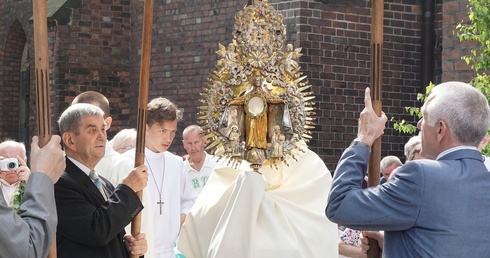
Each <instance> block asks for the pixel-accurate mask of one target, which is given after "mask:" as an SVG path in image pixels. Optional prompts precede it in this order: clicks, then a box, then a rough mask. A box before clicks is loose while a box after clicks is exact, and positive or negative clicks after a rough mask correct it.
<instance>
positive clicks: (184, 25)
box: [131, 0, 248, 154]
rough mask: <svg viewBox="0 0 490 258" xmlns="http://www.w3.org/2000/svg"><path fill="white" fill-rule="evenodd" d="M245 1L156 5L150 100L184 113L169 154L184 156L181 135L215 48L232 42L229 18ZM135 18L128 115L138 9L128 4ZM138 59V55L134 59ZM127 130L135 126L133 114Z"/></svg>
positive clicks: (134, 85) (134, 83)
mask: <svg viewBox="0 0 490 258" xmlns="http://www.w3.org/2000/svg"><path fill="white" fill-rule="evenodd" d="M247 2H248V1H246V0H240V1H185V0H172V1H170V0H164V1H157V2H155V6H154V10H155V12H154V25H153V37H152V56H151V65H150V82H149V97H148V99H149V100H151V99H152V98H155V97H159V96H162V97H166V98H168V99H170V100H172V101H173V102H174V103H175V104H176V105H177V106H178V107H179V108H180V109H182V110H183V111H184V120H183V121H182V122H180V123H179V124H178V127H179V128H178V132H177V135H176V139H175V140H174V142H173V145H172V146H171V147H170V149H169V150H170V151H172V152H174V153H177V154H184V153H185V150H184V149H183V147H182V143H181V140H182V130H183V129H184V128H185V127H186V126H188V125H190V124H196V123H197V119H196V114H197V112H198V109H197V106H198V105H199V102H198V99H200V93H201V91H202V88H203V86H204V85H205V83H206V82H207V78H208V76H209V74H210V72H211V71H212V70H213V69H214V67H215V65H216V62H217V55H216V53H215V52H216V51H217V50H218V43H221V44H227V43H228V42H231V39H232V35H231V32H232V30H233V24H234V20H233V17H234V15H235V14H236V13H237V12H238V11H239V10H241V9H242V8H243V7H244V6H245V5H246V4H247ZM134 5H137V8H136V9H137V10H138V13H139V14H135V13H134V12H133V14H134V15H133V17H134V18H133V20H132V24H138V26H134V27H133V28H132V33H131V35H132V46H131V51H132V53H135V54H134V55H132V57H131V58H132V66H131V92H132V100H131V105H132V110H136V109H137V105H138V100H137V92H138V82H139V69H140V66H139V65H140V59H141V55H140V54H141V53H140V52H138V51H140V49H141V27H140V26H141V25H140V24H142V15H141V14H142V13H143V5H142V3H141V1H133V6H134ZM136 53H138V54H136ZM132 124H133V125H136V113H133V117H132Z"/></svg>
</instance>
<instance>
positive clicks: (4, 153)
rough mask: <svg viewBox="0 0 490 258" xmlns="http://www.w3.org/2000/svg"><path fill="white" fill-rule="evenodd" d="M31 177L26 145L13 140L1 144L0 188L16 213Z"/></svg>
mask: <svg viewBox="0 0 490 258" xmlns="http://www.w3.org/2000/svg"><path fill="white" fill-rule="evenodd" d="M30 175H31V170H30V169H29V167H27V156H26V147H25V145H24V144H23V143H21V142H16V141H13V140H6V141H4V142H2V143H0V187H1V188H2V193H3V198H4V199H5V201H6V202H7V204H8V205H9V206H10V207H12V208H14V210H15V211H17V210H18V208H19V206H20V203H21V198H22V193H23V192H24V188H25V183H26V182H27V180H28V179H29V176H30Z"/></svg>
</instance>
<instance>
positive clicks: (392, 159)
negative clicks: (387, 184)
mask: <svg viewBox="0 0 490 258" xmlns="http://www.w3.org/2000/svg"><path fill="white" fill-rule="evenodd" d="M393 164H397V165H398V166H401V165H403V163H402V162H401V160H400V159H399V158H398V157H397V156H386V157H384V158H383V159H382V160H381V164H380V169H381V170H383V169H385V168H387V167H389V166H391V165H393Z"/></svg>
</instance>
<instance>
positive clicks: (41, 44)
mask: <svg viewBox="0 0 490 258" xmlns="http://www.w3.org/2000/svg"><path fill="white" fill-rule="evenodd" d="M32 10H33V25H34V65H35V68H36V75H35V77H36V109H37V126H38V137H39V147H41V148H42V147H43V146H45V145H46V144H47V143H48V142H49V140H50V139H51V115H50V104H51V101H50V90H49V52H48V19H47V11H46V0H33V1H32ZM56 256H57V255H56V235H55V236H54V237H53V240H52V242H51V249H50V250H49V254H48V258H56Z"/></svg>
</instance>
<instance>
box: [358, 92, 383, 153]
mask: <svg viewBox="0 0 490 258" xmlns="http://www.w3.org/2000/svg"><path fill="white" fill-rule="evenodd" d="M364 105H365V107H364V110H362V112H361V115H360V117H359V128H358V131H357V138H356V140H358V141H361V142H363V143H366V144H368V145H369V146H371V145H373V143H374V141H375V140H376V139H378V138H379V137H380V136H381V135H383V133H384V129H385V124H386V121H388V118H387V117H386V115H385V113H384V112H381V116H378V115H377V114H376V112H375V111H374V109H373V104H372V101H371V90H370V89H369V88H366V92H365V93H364Z"/></svg>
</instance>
